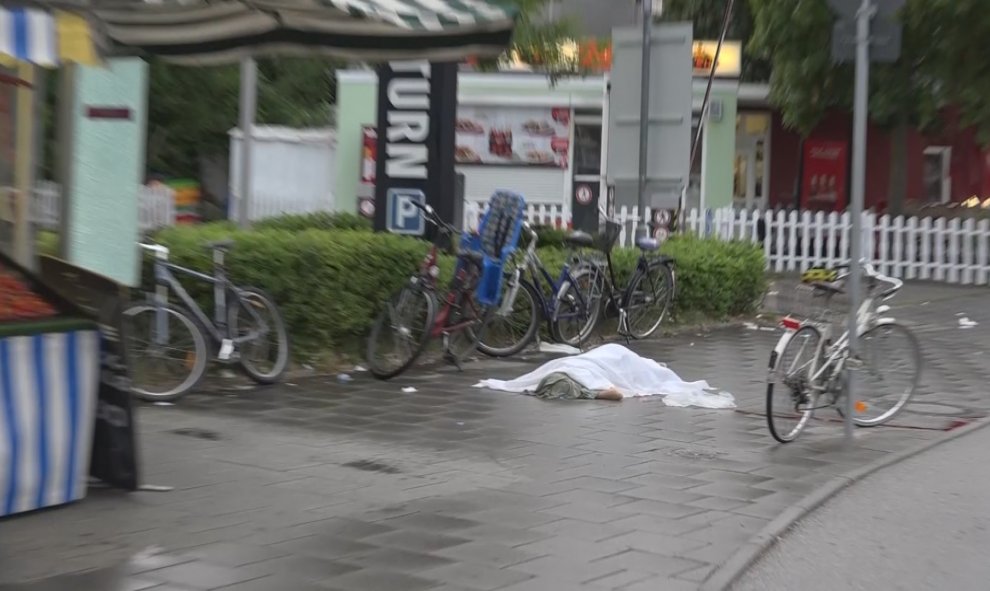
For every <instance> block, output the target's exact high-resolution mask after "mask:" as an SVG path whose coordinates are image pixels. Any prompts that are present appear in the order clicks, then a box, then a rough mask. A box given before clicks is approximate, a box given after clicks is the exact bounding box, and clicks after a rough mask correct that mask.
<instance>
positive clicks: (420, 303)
mask: <svg viewBox="0 0 990 591" xmlns="http://www.w3.org/2000/svg"><path fill="white" fill-rule="evenodd" d="M435 317H436V301H434V299H433V294H432V293H431V292H429V291H426V290H424V289H419V288H418V287H413V286H406V287H404V288H402V291H400V292H399V293H398V294H396V295H395V296H394V297H393V298H392V299H391V300H390V301H389V302H388V303H386V304H385V307H384V309H383V310H382V311H381V313H379V314H378V318H376V319H375V323H374V324H373V325H372V327H371V334H370V335H369V336H368V365H369V368H368V369H369V370H370V371H371V375H373V376H375V377H376V378H378V379H380V380H387V379H389V378H394V377H395V376H397V375H399V374H400V373H402V372H404V371H406V370H407V369H409V366H411V365H412V364H413V363H414V362H415V361H416V359H417V358H418V357H419V355H420V353H422V352H423V348H424V347H425V346H426V343H427V341H429V340H430V330H431V329H432V328H433V320H434V318H435Z"/></svg>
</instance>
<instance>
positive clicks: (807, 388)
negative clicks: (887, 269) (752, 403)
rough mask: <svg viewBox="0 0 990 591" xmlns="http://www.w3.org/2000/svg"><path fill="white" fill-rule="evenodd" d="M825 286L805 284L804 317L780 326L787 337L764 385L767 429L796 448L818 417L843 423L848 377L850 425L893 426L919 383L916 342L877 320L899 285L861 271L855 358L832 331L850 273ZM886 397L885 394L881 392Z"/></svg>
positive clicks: (840, 270)
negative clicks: (825, 413) (834, 306)
mask: <svg viewBox="0 0 990 591" xmlns="http://www.w3.org/2000/svg"><path fill="white" fill-rule="evenodd" d="M835 271H836V273H835V279H834V280H833V281H830V282H821V281H817V282H811V283H808V284H802V285H800V286H799V287H798V289H797V290H796V292H795V293H797V294H798V298H799V300H804V302H803V303H805V304H810V307H809V308H808V309H809V310H812V309H817V312H811V313H807V314H799V315H798V316H804V319H800V318H796V317H795V316H794V315H791V314H789V315H787V316H785V317H784V318H783V319H782V320H781V326H782V327H783V328H784V334H783V335H781V337H780V340H779V341H777V345H776V346H775V347H774V349H773V352H772V353H771V354H770V371H769V374H768V378H767V399H766V402H767V408H766V414H767V426H768V427H769V428H770V434H771V435H772V436H773V438H774V439H776V440H777V441H779V442H781V443H788V442H790V441H794V439H796V438H797V436H798V435H800V434H801V431H803V430H804V428H805V427H806V426H807V425H808V423H809V422H810V421H811V419H812V416H813V415H814V413H815V411H816V410H818V409H821V408H827V407H833V408H835V410H836V411H837V412H838V413H839V414H840V415H841V414H842V412H843V408H844V402H845V395H846V387H845V385H846V375H847V373H846V372H847V370H849V369H850V368H852V369H857V370H859V372H858V374H857V376H858V379H857V387H856V400H854V401H853V412H854V415H853V417H852V420H853V422H854V423H855V424H856V425H857V426H859V427H873V426H876V425H880V424H883V423H885V422H887V421H889V420H890V419H892V418H893V417H894V416H895V415H897V413H899V412H900V411H901V410H903V409H904V407H905V406H906V405H907V403H908V402H909V401H910V400H911V397H912V396H913V395H914V393H915V391H916V390H917V388H918V383H919V381H920V379H921V351H920V347H919V346H918V340H917V338H916V337H915V336H914V334H913V333H912V332H911V331H910V330H909V329H908V328H907V327H905V326H904V325H903V324H900V323H898V322H897V321H896V320H894V319H893V318H889V317H884V316H882V315H883V314H885V313H886V312H888V311H889V310H890V307H889V306H887V305H881V303H882V302H886V301H888V300H890V299H891V298H892V297H894V295H895V294H896V293H897V292H898V291H899V290H900V289H901V287H902V286H903V285H904V283H903V282H902V281H901V280H899V279H895V278H893V277H887V276H885V275H882V274H880V273H878V272H877V271H876V270H875V269H874V268H873V266H872V265H870V264H868V263H864V264H863V275H864V286H865V288H866V294H865V297H864V298H863V303H862V305H861V306H860V307H859V309H858V310H857V312H856V313H857V319H858V320H857V323H858V327H859V328H858V330H857V332H858V333H859V335H860V341H859V351H858V354H857V356H856V357H853V356H851V355H850V351H849V332H848V331H847V330H843V331H842V334H841V335H840V336H839V337H838V338H834V334H837V333H838V332H839V331H838V330H835V329H834V328H833V325H834V322H833V318H835V317H839V318H842V317H844V314H842V313H838V314H833V313H832V311H831V310H830V304H831V303H832V301H833V299H834V298H835V296H839V295H844V294H845V284H846V279H847V278H848V276H849V267H848V266H842V267H837V268H836V269H835ZM885 388H886V389H888V390H889V391H886V392H885V391H884V389H885Z"/></svg>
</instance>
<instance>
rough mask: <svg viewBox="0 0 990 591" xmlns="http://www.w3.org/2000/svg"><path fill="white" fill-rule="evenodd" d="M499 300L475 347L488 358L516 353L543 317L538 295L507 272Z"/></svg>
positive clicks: (530, 340)
mask: <svg viewBox="0 0 990 591" xmlns="http://www.w3.org/2000/svg"><path fill="white" fill-rule="evenodd" d="M506 278H507V280H506V284H505V285H504V286H503V287H502V298H503V299H502V303H501V304H500V305H499V306H498V307H496V308H495V309H493V310H492V315H491V319H490V321H489V322H488V325H487V327H486V330H485V332H484V335H483V336H482V337H481V340H480V341H479V342H478V350H479V351H481V352H482V353H484V354H485V355H489V356H491V357H509V356H512V355H515V354H516V353H519V352H520V351H522V350H523V349H524V348H526V345H528V344H529V343H531V342H532V341H533V339H534V338H535V337H536V331H538V330H539V329H540V320H542V316H543V314H542V311H541V310H542V308H541V306H540V304H539V302H540V297H539V295H537V293H536V288H534V287H533V285H532V284H531V283H530V282H529V281H526V280H525V279H521V278H518V277H516V276H515V274H506Z"/></svg>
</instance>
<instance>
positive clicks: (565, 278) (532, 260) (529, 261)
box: [499, 230, 588, 332]
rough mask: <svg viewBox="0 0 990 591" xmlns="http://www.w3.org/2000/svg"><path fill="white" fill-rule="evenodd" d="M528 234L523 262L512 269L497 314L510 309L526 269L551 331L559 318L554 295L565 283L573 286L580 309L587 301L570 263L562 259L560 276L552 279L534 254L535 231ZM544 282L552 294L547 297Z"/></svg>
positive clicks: (502, 313) (507, 311) (586, 305)
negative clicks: (511, 280) (511, 276)
mask: <svg viewBox="0 0 990 591" xmlns="http://www.w3.org/2000/svg"><path fill="white" fill-rule="evenodd" d="M529 234H530V237H531V238H532V239H531V240H530V243H529V246H527V247H526V251H525V255H524V259H523V262H522V263H520V264H518V265H516V267H515V268H514V269H513V271H512V272H513V276H514V281H513V282H512V286H511V288H510V290H509V293H508V294H506V297H505V298H503V301H502V305H501V306H500V308H499V314H501V315H507V314H509V313H510V312H511V311H512V309H513V306H514V304H515V301H516V297H517V296H518V294H519V281H520V280H521V279H524V278H525V277H526V272H527V271H528V272H529V282H530V283H531V284H532V285H533V287H535V288H536V289H535V291H536V297H537V299H538V300H539V301H538V302H537V303H538V305H539V306H540V311H541V312H542V313H543V320H544V322H545V323H546V325H547V329H548V330H550V331H551V332H552V330H553V323H554V322H555V321H558V320H560V316H559V314H558V310H557V299H556V297H554V296H555V295H556V294H557V293H558V292H559V291H560V289H561V288H562V287H563V286H564V285H565V284H566V283H570V284H571V286H573V287H574V293H575V294H576V295H577V298H578V300H579V303H580V305H581V308H582V309H587V308H588V302H586V301H584V296H582V295H581V291H580V290H579V289H578V288H577V282H576V281H575V280H574V276H573V275H572V274H571V270H570V269H571V265H570V263H568V262H567V261H566V260H565V261H564V265H563V266H562V267H561V269H560V277H559V278H558V279H557V280H554V278H553V276H551V275H550V272H549V271H547V269H546V267H544V266H543V261H541V260H540V257H539V255H537V254H536V245H537V243H536V232H533V231H532V230H530V231H529ZM541 279H542V281H541ZM544 283H545V284H546V285H547V286H548V287H549V288H550V293H551V294H552V295H551V297H550V298H547V297H546V296H545V294H544V291H543V284H544Z"/></svg>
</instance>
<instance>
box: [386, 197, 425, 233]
mask: <svg viewBox="0 0 990 591" xmlns="http://www.w3.org/2000/svg"><path fill="white" fill-rule="evenodd" d="M414 202H418V203H420V204H422V205H425V204H426V195H425V194H424V193H423V192H422V191H420V190H419V189H389V190H388V193H387V194H386V204H387V211H386V218H385V219H386V223H387V224H388V225H387V227H386V229H387V230H388V231H389V232H392V233H395V234H408V235H410V236H422V235H423V234H424V233H425V232H426V220H425V219H423V214H422V212H421V211H420V210H419V208H418V207H416V206H415V205H413V203H414Z"/></svg>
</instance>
